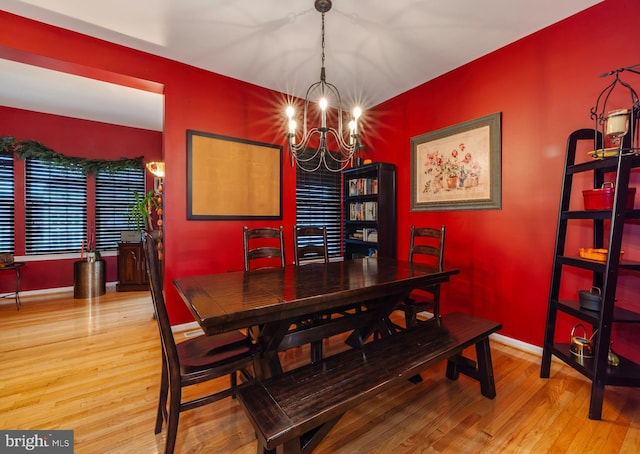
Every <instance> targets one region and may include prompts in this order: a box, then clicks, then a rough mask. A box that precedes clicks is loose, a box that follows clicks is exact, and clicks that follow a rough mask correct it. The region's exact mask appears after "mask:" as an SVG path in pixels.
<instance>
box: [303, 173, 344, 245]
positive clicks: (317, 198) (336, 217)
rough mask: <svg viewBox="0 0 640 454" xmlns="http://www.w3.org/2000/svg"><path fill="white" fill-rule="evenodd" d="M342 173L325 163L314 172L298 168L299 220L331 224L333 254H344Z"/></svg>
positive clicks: (327, 226)
mask: <svg viewBox="0 0 640 454" xmlns="http://www.w3.org/2000/svg"><path fill="white" fill-rule="evenodd" d="M341 181H342V174H341V173H340V172H330V171H329V170H327V169H326V168H324V166H320V168H319V169H318V170H316V171H314V172H305V171H304V170H301V169H300V168H296V223H297V224H298V225H324V226H326V228H327V241H328V243H329V245H328V246H329V257H337V256H340V255H341V241H342V217H341V215H342V192H341V187H342V185H341Z"/></svg>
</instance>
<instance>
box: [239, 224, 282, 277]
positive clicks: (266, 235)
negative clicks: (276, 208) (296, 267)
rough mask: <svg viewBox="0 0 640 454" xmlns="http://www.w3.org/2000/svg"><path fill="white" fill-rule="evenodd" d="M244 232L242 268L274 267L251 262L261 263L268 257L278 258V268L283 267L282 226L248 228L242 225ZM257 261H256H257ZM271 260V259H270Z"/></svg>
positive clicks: (267, 259)
mask: <svg viewBox="0 0 640 454" xmlns="http://www.w3.org/2000/svg"><path fill="white" fill-rule="evenodd" d="M243 234H244V241H243V243H244V270H245V271H249V270H251V269H261V268H276V267H275V266H256V267H255V268H253V267H252V263H260V264H261V265H263V264H264V263H266V262H267V261H269V259H280V266H279V267H280V268H284V265H285V259H284V233H283V229H282V226H280V227H279V228H273V227H258V228H255V229H250V228H248V227H247V226H246V225H245V226H244V227H243ZM258 260H259V262H256V261H258ZM272 262H273V260H272Z"/></svg>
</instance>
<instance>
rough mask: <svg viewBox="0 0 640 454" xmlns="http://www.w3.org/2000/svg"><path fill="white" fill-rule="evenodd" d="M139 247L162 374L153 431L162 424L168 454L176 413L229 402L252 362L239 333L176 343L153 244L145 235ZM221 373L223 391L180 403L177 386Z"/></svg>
mask: <svg viewBox="0 0 640 454" xmlns="http://www.w3.org/2000/svg"><path fill="white" fill-rule="evenodd" d="M143 244H144V251H145V258H146V261H147V262H146V263H147V273H148V275H149V287H150V289H151V299H152V301H153V307H154V311H155V318H156V321H157V322H158V329H159V331H160V340H161V350H162V375H161V380H160V397H159V400H158V414H157V416H156V427H155V433H156V434H158V433H160V432H161V431H162V424H163V422H164V421H167V439H166V444H165V453H166V454H171V453H173V451H174V448H175V444H176V436H177V431H178V419H179V416H180V413H181V412H183V411H187V410H191V409H194V408H197V407H200V406H202V405H206V404H209V403H212V402H216V401H218V400H220V399H223V398H225V397H229V396H231V397H233V398H235V396H236V388H237V372H240V373H241V374H242V376H243V377H244V378H245V380H247V381H252V380H253V377H252V376H251V374H250V373H249V372H248V368H249V367H250V366H251V365H252V364H253V354H254V347H253V346H252V344H251V342H250V341H249V339H248V338H247V336H245V335H243V334H242V333H240V332H239V331H233V332H229V333H223V334H218V335H214V336H206V335H201V336H197V337H193V338H189V339H187V340H185V341H183V342H180V343H176V342H175V339H174V337H173V333H172V331H171V325H170V323H169V316H168V314H167V308H166V306H165V301H164V296H163V293H162V286H161V276H160V266H159V262H158V254H157V244H156V242H155V240H154V239H153V237H152V236H151V235H150V234H149V233H147V232H144V234H143ZM225 375H229V376H230V379H231V385H230V387H229V388H225V389H223V390H217V391H216V392H214V393H212V394H208V395H203V396H200V397H197V398H194V399H192V400H186V401H184V402H183V401H182V389H183V388H185V387H187V386H191V385H195V384H197V383H202V382H205V381H208V380H213V379H216V378H219V377H223V376H225ZM167 404H168V407H169V408H168V410H167Z"/></svg>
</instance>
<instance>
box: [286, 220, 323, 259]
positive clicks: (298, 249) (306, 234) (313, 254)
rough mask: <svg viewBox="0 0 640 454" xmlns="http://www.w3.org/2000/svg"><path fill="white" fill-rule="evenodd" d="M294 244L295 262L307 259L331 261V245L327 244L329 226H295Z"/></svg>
mask: <svg viewBox="0 0 640 454" xmlns="http://www.w3.org/2000/svg"><path fill="white" fill-rule="evenodd" d="M293 246H294V249H295V264H296V265H301V264H303V263H304V262H307V261H312V260H313V261H319V260H322V261H323V262H324V263H329V247H328V244H327V228H326V227H325V226H324V225H323V226H301V225H296V226H294V228H293Z"/></svg>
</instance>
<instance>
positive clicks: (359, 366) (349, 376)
mask: <svg viewBox="0 0 640 454" xmlns="http://www.w3.org/2000/svg"><path fill="white" fill-rule="evenodd" d="M500 328H501V325H500V324H499V323H495V322H491V321H488V320H482V319H479V318H476V317H473V316H470V315H466V314H461V313H453V314H448V315H446V316H444V317H442V318H440V319H432V320H429V321H428V322H425V323H423V324H420V325H419V326H417V327H415V328H412V329H409V330H406V331H403V332H401V333H399V334H396V335H394V336H391V337H387V338H384V339H382V340H380V341H376V342H373V343H368V344H366V345H364V347H363V348H362V349H361V350H348V351H345V352H343V353H339V354H337V355H335V356H331V357H329V358H326V359H324V360H323V361H322V362H321V363H318V364H310V365H307V366H303V367H301V368H298V369H294V370H292V371H290V372H287V373H285V374H283V375H281V376H277V377H273V378H270V379H267V380H263V381H256V382H254V383H252V384H248V385H243V386H242V387H240V389H239V390H238V397H239V399H240V402H241V403H242V405H243V406H244V408H245V410H246V413H247V415H248V416H249V419H250V420H251V423H252V424H253V426H254V428H255V431H256V437H257V439H258V451H257V452H258V453H260V454H262V453H266V452H273V451H270V450H275V452H278V453H280V454H294V453H295V454H299V453H309V452H311V451H312V450H313V449H314V448H315V447H316V446H317V444H318V443H319V442H320V441H321V440H322V438H323V437H324V436H325V435H326V434H327V433H328V432H329V430H331V428H332V427H333V426H334V425H335V424H336V423H337V422H338V420H339V419H340V418H341V417H342V415H344V413H346V412H347V411H348V410H351V409H352V408H354V407H356V406H357V405H359V404H361V403H362V402H365V401H367V400H370V399H372V398H373V397H374V396H375V395H376V394H378V393H380V392H383V391H384V390H386V389H387V388H389V387H390V386H393V385H394V384H397V383H398V382H400V381H404V380H407V379H408V378H409V377H412V376H414V375H416V374H418V373H419V372H421V371H422V370H424V369H426V368H428V367H430V366H432V365H435V364H438V363H440V362H441V361H444V360H448V366H447V377H448V378H449V379H451V380H456V379H457V378H458V376H459V373H461V372H462V373H465V374H468V375H470V376H471V377H473V378H476V379H477V380H479V381H480V390H481V393H482V395H483V396H485V397H487V398H489V399H493V398H494V397H495V395H496V391H495V383H494V378H493V366H492V363H491V352H490V348H489V335H490V334H491V333H494V332H496V331H498V330H499V329H500ZM472 345H475V349H476V355H477V366H476V365H475V363H472V364H471V363H470V362H469V360H467V359H465V358H463V357H461V356H460V353H461V352H462V350H463V349H465V348H466V347H469V346H472Z"/></svg>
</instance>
